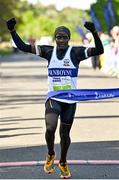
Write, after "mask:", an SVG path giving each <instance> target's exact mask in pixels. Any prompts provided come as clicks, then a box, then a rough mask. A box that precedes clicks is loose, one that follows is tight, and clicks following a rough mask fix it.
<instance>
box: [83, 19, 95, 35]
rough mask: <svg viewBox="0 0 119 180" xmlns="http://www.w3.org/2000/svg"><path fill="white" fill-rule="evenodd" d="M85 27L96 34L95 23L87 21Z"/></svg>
mask: <svg viewBox="0 0 119 180" xmlns="http://www.w3.org/2000/svg"><path fill="white" fill-rule="evenodd" d="M84 26H85V27H86V28H87V29H88V30H89V31H91V32H95V31H96V29H95V25H94V23H92V22H88V21H86V22H85V24H84Z"/></svg>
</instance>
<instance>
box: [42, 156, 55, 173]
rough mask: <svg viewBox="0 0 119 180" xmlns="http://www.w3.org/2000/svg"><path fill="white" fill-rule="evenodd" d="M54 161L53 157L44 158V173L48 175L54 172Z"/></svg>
mask: <svg viewBox="0 0 119 180" xmlns="http://www.w3.org/2000/svg"><path fill="white" fill-rule="evenodd" d="M54 160H55V155H52V156H50V155H49V154H48V155H47V157H46V162H45V164H44V171H45V172H46V173H48V174H50V173H53V172H54Z"/></svg>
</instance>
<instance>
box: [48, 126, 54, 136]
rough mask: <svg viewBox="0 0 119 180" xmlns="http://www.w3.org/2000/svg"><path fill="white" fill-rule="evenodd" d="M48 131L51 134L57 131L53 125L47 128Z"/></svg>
mask: <svg viewBox="0 0 119 180" xmlns="http://www.w3.org/2000/svg"><path fill="white" fill-rule="evenodd" d="M46 133H47V134H49V135H52V134H54V133H55V129H54V128H52V127H48V128H46Z"/></svg>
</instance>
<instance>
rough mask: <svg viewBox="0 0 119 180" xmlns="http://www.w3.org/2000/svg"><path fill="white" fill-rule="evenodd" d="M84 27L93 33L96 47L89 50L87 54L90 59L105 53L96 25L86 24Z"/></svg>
mask: <svg viewBox="0 0 119 180" xmlns="http://www.w3.org/2000/svg"><path fill="white" fill-rule="evenodd" d="M84 26H85V27H86V28H87V29H88V30H89V31H90V32H91V33H92V35H93V37H94V42H95V47H94V48H93V47H91V48H88V51H87V54H88V57H90V56H96V55H100V54H103V53H104V48H103V45H102V42H101V40H100V38H99V35H98V33H97V31H96V29H95V25H94V23H92V22H85V24H84Z"/></svg>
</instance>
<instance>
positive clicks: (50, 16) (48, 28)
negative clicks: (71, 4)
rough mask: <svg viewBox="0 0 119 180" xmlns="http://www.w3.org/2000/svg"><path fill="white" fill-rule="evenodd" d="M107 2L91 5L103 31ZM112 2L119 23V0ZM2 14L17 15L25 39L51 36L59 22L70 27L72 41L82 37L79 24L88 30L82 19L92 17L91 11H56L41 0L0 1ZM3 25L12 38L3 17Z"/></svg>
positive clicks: (0, 31) (6, 35)
mask: <svg viewBox="0 0 119 180" xmlns="http://www.w3.org/2000/svg"><path fill="white" fill-rule="evenodd" d="M105 3H106V0H98V1H97V3H95V4H93V5H92V6H93V7H94V9H95V11H96V15H97V16H98V18H99V20H100V22H101V25H102V28H103V30H104V31H105V30H106V23H105V20H104V17H103V13H102V11H103V7H104V5H105ZM113 5H114V7H115V11H116V18H117V22H119V3H118V0H113ZM0 17H1V18H2V19H5V20H8V19H10V18H12V17H15V18H16V20H17V25H16V29H17V30H18V33H19V34H20V36H21V37H22V38H24V39H26V40H27V39H28V38H30V37H33V38H40V37H41V36H52V35H53V32H54V30H55V28H56V27H57V26H60V25H65V26H67V27H69V29H70V30H71V33H72V38H73V40H76V39H79V40H80V36H79V34H78V33H77V32H76V26H77V25H80V27H81V28H82V29H83V30H84V31H86V29H85V28H84V27H83V19H85V20H90V19H91V18H90V15H89V13H88V11H83V10H80V9H74V8H65V9H63V10H62V11H57V10H56V9H55V7H54V6H53V5H49V6H43V5H42V4H41V3H37V4H35V5H31V4H28V2H27V1H26V0H17V1H16V0H4V1H3V0H0ZM0 27H2V28H0V36H1V37H2V39H9V38H10V34H9V32H8V30H7V28H6V25H5V22H3V21H2V20H0Z"/></svg>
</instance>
